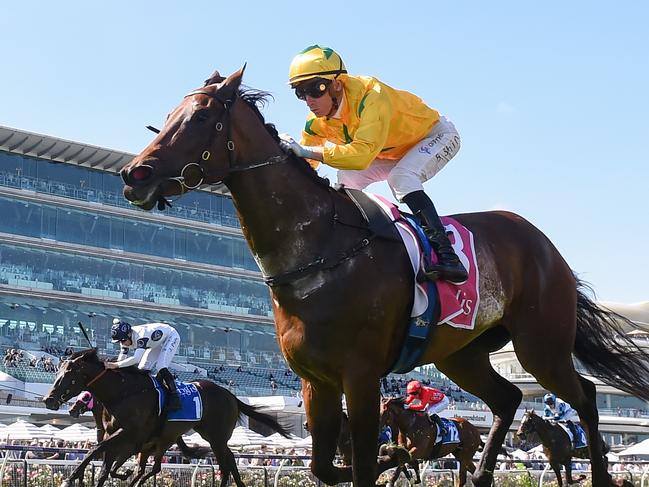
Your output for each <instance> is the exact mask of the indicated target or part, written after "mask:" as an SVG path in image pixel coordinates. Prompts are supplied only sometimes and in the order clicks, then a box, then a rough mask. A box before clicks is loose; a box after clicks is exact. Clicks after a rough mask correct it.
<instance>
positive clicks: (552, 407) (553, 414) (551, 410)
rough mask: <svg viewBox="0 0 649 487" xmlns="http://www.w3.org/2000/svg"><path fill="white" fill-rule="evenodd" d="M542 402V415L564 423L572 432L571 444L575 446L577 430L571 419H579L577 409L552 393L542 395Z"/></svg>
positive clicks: (577, 435)
mask: <svg viewBox="0 0 649 487" xmlns="http://www.w3.org/2000/svg"><path fill="white" fill-rule="evenodd" d="M543 403H544V407H543V417H544V418H545V419H549V420H552V421H557V422H560V423H566V425H567V426H568V428H570V431H571V432H572V437H573V444H574V445H575V447H576V445H577V443H578V441H579V432H578V431H577V427H576V426H575V424H574V423H573V421H579V415H578V414H577V411H575V410H574V409H573V408H572V406H571V405H570V404H568V403H567V402H566V401H564V400H562V399H559V398H558V397H557V396H556V395H554V394H552V393H548V394H546V395H545V396H543Z"/></svg>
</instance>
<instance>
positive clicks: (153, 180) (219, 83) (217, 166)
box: [120, 68, 286, 210]
mask: <svg viewBox="0 0 649 487" xmlns="http://www.w3.org/2000/svg"><path fill="white" fill-rule="evenodd" d="M243 71H244V68H241V69H240V70H239V71H237V72H235V73H234V74H232V75H231V76H228V77H227V78H224V77H222V76H221V75H220V74H219V73H218V72H215V73H214V74H212V76H211V77H210V78H209V79H208V80H207V81H205V85H204V86H203V87H202V88H199V89H196V90H194V91H192V92H190V93H189V94H187V95H185V97H184V98H183V100H182V102H181V103H180V105H178V106H177V107H176V108H175V109H174V110H172V111H171V113H169V115H168V116H167V120H166V122H165V124H164V126H163V127H162V129H161V130H160V132H159V133H158V135H157V136H156V137H155V139H154V140H153V142H151V144H149V146H148V147H146V148H145V149H144V150H143V151H142V152H141V153H140V154H139V155H138V156H136V157H135V158H134V159H133V160H132V161H131V162H129V163H128V164H126V165H125V166H124V167H123V168H122V170H121V171H120V174H121V176H122V180H123V181H124V185H125V186H124V196H125V197H126V199H127V200H129V201H130V202H131V204H133V205H135V206H138V207H140V208H142V209H145V210H150V209H151V208H153V207H154V206H155V204H156V203H158V208H159V209H164V206H165V205H166V204H167V203H168V201H167V199H166V198H167V197H171V196H175V195H181V194H183V193H185V192H187V191H190V190H193V189H196V188H198V187H199V186H201V185H203V184H212V183H219V182H221V181H223V180H224V179H225V178H227V176H228V175H229V174H231V173H232V172H236V171H243V170H245V169H249V168H250V167H251V166H252V167H256V165H255V164H251V161H256V162H257V163H259V162H260V161H263V160H264V157H265V158H266V159H268V155H269V154H270V155H277V156H278V157H283V158H284V159H285V158H286V157H285V156H284V154H283V152H282V151H281V149H280V148H279V145H278V144H277V143H276V141H275V140H274V137H276V133H275V134H274V136H273V135H272V134H271V133H270V132H269V131H268V130H265V129H263V117H261V114H260V113H259V111H258V110H257V108H256V106H255V103H256V102H259V101H262V102H263V101H264V100H265V98H264V97H265V96H266V94H265V93H263V92H256V91H254V90H246V91H245V92H244V91H242V90H240V85H241V78H242V76H243ZM239 100H241V101H239ZM260 120H261V123H259V122H260ZM255 122H256V123H257V125H259V126H260V127H261V128H262V130H260V131H258V133H257V132H256V131H255V130H254V128H255V125H254V123H255Z"/></svg>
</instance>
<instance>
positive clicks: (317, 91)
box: [295, 78, 331, 100]
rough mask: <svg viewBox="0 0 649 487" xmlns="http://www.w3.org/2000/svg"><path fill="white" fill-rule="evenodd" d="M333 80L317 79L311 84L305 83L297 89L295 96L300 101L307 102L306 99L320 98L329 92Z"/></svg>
mask: <svg viewBox="0 0 649 487" xmlns="http://www.w3.org/2000/svg"><path fill="white" fill-rule="evenodd" d="M330 84H331V80H329V79H322V78H320V79H316V80H315V81H312V82H310V83H304V84H301V85H298V86H296V87H295V96H297V97H298V98H299V99H300V100H306V97H307V96H308V97H311V98H320V97H321V96H322V95H324V94H325V93H326V92H327V89H329V85H330Z"/></svg>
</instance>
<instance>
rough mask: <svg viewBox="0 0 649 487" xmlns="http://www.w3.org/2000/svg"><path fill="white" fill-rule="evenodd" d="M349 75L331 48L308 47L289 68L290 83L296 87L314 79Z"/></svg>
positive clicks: (340, 59) (294, 59) (296, 57)
mask: <svg viewBox="0 0 649 487" xmlns="http://www.w3.org/2000/svg"><path fill="white" fill-rule="evenodd" d="M344 73H347V68H345V63H343V60H342V58H341V57H340V56H339V55H338V54H337V53H336V51H334V50H333V49H331V48H329V47H320V46H318V45H317V44H316V45H313V46H309V47H307V48H306V49H305V50H304V51H302V52H301V53H300V54H298V55H297V56H295V57H294V58H293V61H291V66H290V67H289V68H288V83H289V84H290V85H291V86H294V85H296V84H298V83H301V82H302V81H306V80H309V79H313V78H325V79H335V78H337V77H338V76H339V75H341V74H344Z"/></svg>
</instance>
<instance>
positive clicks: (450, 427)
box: [435, 417, 460, 445]
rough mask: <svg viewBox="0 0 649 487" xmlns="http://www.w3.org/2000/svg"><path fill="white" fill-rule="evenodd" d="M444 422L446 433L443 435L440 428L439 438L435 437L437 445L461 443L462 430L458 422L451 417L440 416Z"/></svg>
mask: <svg viewBox="0 0 649 487" xmlns="http://www.w3.org/2000/svg"><path fill="white" fill-rule="evenodd" d="M439 419H440V420H442V422H443V423H444V426H445V428H446V434H445V435H443V436H442V435H441V434H440V432H439V429H438V431H437V438H435V445H448V444H450V443H460V430H459V429H458V427H457V423H456V422H455V421H453V420H451V419H446V418H442V417H440V418H439Z"/></svg>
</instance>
